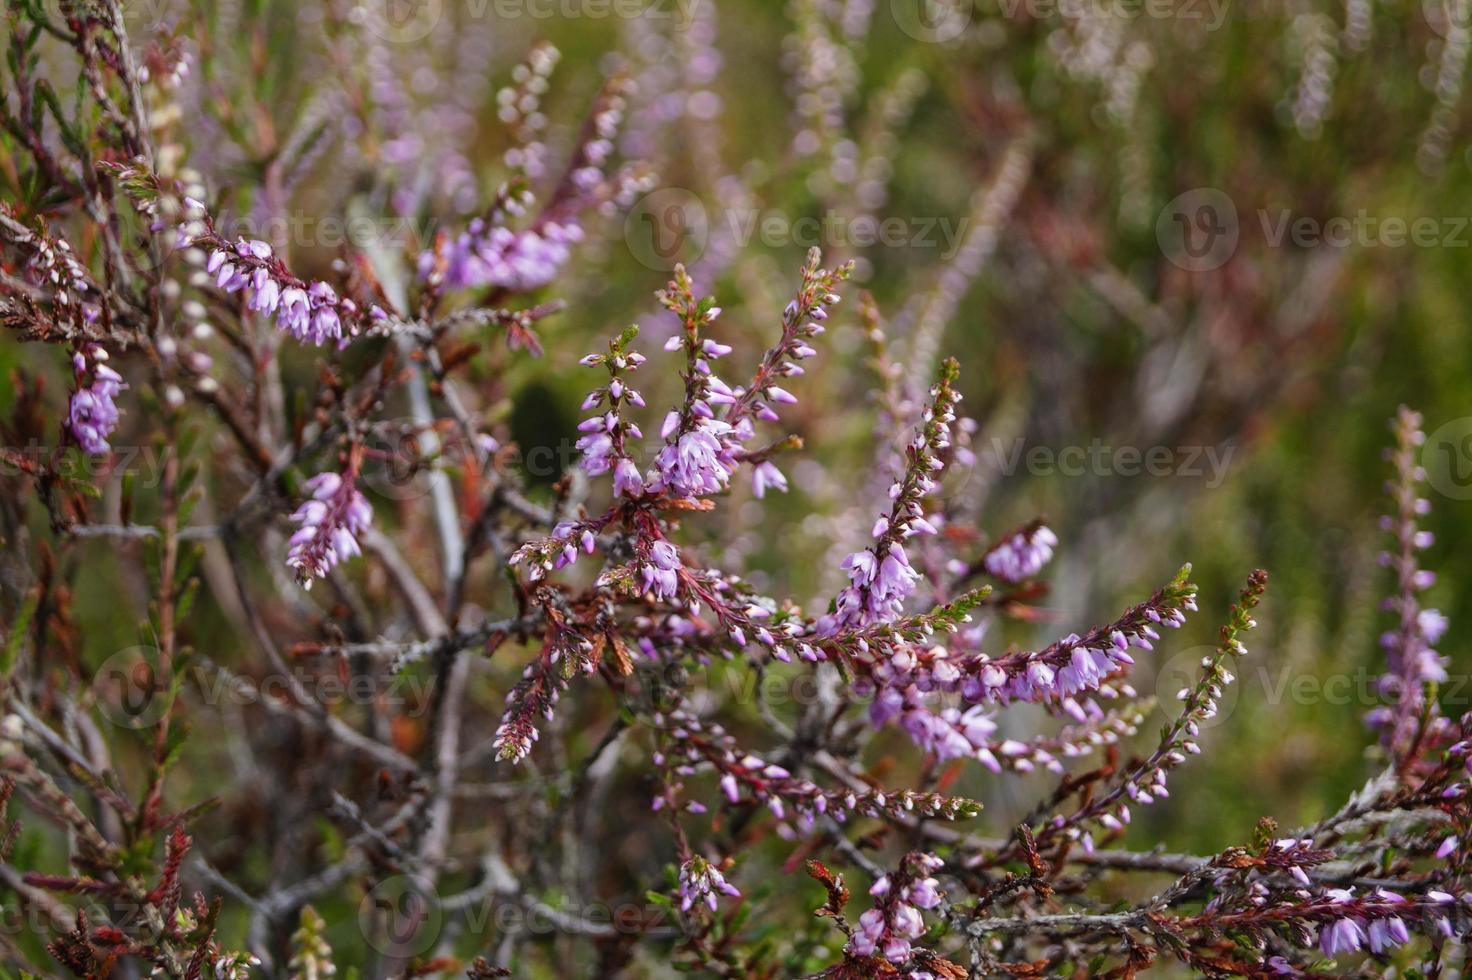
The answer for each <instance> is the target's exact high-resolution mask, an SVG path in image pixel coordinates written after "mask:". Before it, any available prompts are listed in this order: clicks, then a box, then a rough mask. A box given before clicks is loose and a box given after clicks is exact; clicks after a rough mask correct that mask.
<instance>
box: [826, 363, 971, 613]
mask: <svg viewBox="0 0 1472 980" xmlns="http://www.w3.org/2000/svg"><path fill="white" fill-rule="evenodd" d="M954 380H955V367H954V362H952V365H951V366H950V367H949V368H948V369H947V375H946V376H945V377H943V378H942V380H941V381H940V382H939V383H938V384H937V385H936V386H935V387H934V388H933V389H931V393H930V394H931V405H930V406H929V407H928V408H927V409H926V410H925V412H924V413H923V415H922V416H921V420H920V426H919V428H918V429H917V431H916V432H915V436H914V438H913V439H912V440H911V442H910V445H909V447H908V448H907V450H906V455H907V457H908V465H907V466H906V469H905V473H904V475H903V476H902V477H901V478H900V479H899V480H898V481H896V482H895V483H894V484H893V485H891V486H890V488H889V497H890V500H891V501H893V503H892V504H891V506H890V511H889V513H888V514H887V515H885V516H881V517H880V518H879V520H878V521H877V522H876V523H875V524H874V531H873V535H874V538H875V542H874V544H873V546H871V547H869V548H867V549H865V550H863V551H856V552H854V553H853V554H851V555H849V556H848V557H847V558H845V559H844V560H843V565H842V567H843V569H844V571H846V572H848V577H849V584H848V586H846V587H845V588H844V589H843V590H842V591H840V592H839V594H838V598H837V600H836V602H835V605H834V611H833V612H832V613H831V614H829V615H827V616H824V617H823V618H822V619H821V620H820V621H819V624H818V629H819V632H820V633H823V634H825V635H832V634H833V633H836V632H838V631H839V630H840V629H843V628H846V627H862V626H868V625H871V624H874V623H888V622H892V621H893V620H894V619H895V618H896V617H898V616H899V615H900V614H901V613H902V612H903V611H904V603H905V600H906V599H907V598H909V596H910V593H911V592H913V591H914V589H915V583H916V582H918V581H919V580H920V573H919V572H917V571H916V570H915V569H914V568H913V567H912V566H911V565H910V559H909V556H908V555H907V554H906V553H905V547H904V545H903V544H902V543H901V542H903V541H904V540H906V539H908V538H910V537H913V536H914V535H917V534H935V533H936V527H935V525H934V524H932V523H931V522H930V521H929V520H927V519H926V516H925V506H924V499H925V497H926V496H928V495H929V494H931V493H933V492H934V491H935V488H936V486H937V483H936V476H937V475H938V474H939V472H940V470H941V469H943V468H944V466H945V462H944V460H943V459H942V454H943V453H944V452H945V450H947V449H948V448H950V445H951V424H952V423H953V422H955V421H956V414H955V408H956V405H957V403H959V402H960V400H961V395H960V393H959V392H957V391H956V390H955V389H954V388H953V387H952V382H953V381H954Z"/></svg>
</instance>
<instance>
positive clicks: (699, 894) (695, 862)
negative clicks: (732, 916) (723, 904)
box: [680, 854, 741, 912]
mask: <svg viewBox="0 0 1472 980" xmlns="http://www.w3.org/2000/svg"><path fill="white" fill-rule="evenodd" d="M721 895H725V896H728V897H730V898H740V897H741V892H740V891H738V890H737V888H736V886H735V885H732V884H731V883H730V882H728V881H727V880H726V876H725V875H724V874H722V873H721V871H720V869H718V868H717V867H716V866H715V865H714V864H711V863H710V862H709V861H707V860H706V859H705V858H703V857H701V856H700V855H698V854H697V855H695V856H694V857H691V858H690V859H689V860H687V861H686V862H685V863H684V864H682V865H680V911H681V912H689V911H690V910H691V909H692V908H694V907H695V906H696V905H700V904H704V905H705V906H706V907H707V908H708V909H710V911H712V912H714V911H715V910H716V902H717V899H718V898H719V896H721Z"/></svg>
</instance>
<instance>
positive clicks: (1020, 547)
mask: <svg viewBox="0 0 1472 980" xmlns="http://www.w3.org/2000/svg"><path fill="white" fill-rule="evenodd" d="M1057 545H1058V536H1057V535H1056V534H1054V533H1053V531H1052V529H1051V528H1049V527H1047V526H1046V525H1039V526H1038V527H1037V528H1036V529H1034V530H1032V531H1031V532H1028V531H1019V532H1018V533H1016V534H1014V535H1013V536H1012V537H1010V538H1008V539H1007V540H1006V541H1003V542H1002V543H1000V544H998V545H997V546H996V547H995V548H993V549H992V550H991V551H990V552H989V553H988V554H987V556H986V559H985V561H984V565H985V566H986V570H987V574H989V575H991V576H993V577H995V578H999V579H1001V580H1002V581H1004V582H1021V581H1024V580H1026V579H1030V578H1032V577H1033V576H1035V575H1037V573H1038V572H1040V571H1042V568H1043V566H1044V565H1046V564H1047V563H1048V562H1049V561H1051V560H1052V558H1053V549H1054V548H1055V547H1057Z"/></svg>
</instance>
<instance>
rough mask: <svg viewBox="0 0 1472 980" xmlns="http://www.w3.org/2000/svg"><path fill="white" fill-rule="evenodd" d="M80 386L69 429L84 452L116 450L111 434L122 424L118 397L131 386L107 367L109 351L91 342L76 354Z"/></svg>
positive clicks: (74, 366)
mask: <svg viewBox="0 0 1472 980" xmlns="http://www.w3.org/2000/svg"><path fill="white" fill-rule="evenodd" d="M72 370H73V372H74V373H75V375H76V378H77V389H76V391H74V392H72V397H71V401H70V402H69V403H68V405H67V415H66V419H67V428H68V429H69V430H71V434H72V436H73V437H74V438H75V439H76V440H77V445H79V446H81V447H82V452H84V453H90V454H91V455H94V456H99V455H102V454H104V453H108V452H111V451H112V446H111V444H109V443H108V441H107V438H108V436H110V435H112V432H113V430H114V429H116V428H117V425H118V415H119V412H118V406H117V401H116V399H117V396H118V393H119V392H121V391H122V390H123V389H124V388H127V387H128V386H127V385H126V384H124V383H123V378H122V375H120V374H118V373H117V372H116V371H114V370H113V369H112V368H110V367H108V366H107V351H105V350H103V349H102V348H101V347H100V346H98V345H97V344H87V345H85V346H84V347H82V348H81V349H80V350H78V351H77V352H76V353H75V354H73V355H72Z"/></svg>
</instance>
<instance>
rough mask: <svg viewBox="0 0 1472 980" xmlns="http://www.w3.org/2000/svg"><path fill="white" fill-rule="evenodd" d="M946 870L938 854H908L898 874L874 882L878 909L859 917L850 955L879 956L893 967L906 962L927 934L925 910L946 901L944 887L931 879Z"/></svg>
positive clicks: (870, 890) (850, 946)
mask: <svg viewBox="0 0 1472 980" xmlns="http://www.w3.org/2000/svg"><path fill="white" fill-rule="evenodd" d="M943 866H944V862H943V861H941V859H940V858H938V857H936V856H935V855H934V854H915V853H912V854H907V855H906V856H905V859H904V861H903V862H902V863H901V866H900V871H899V872H898V873H896V874H893V875H884V876H883V877H881V878H880V879H879V880H878V881H876V882H874V885H873V886H872V887H871V888H870V889H869V894H870V895H872V896H874V898H875V899H876V902H875V905H874V907H873V908H871V909H869V910H868V911H867V912H865V913H864V914H863V915H861V916H859V928H858V929H857V930H856V931H855V932H854V934H853V939H851V940H850V941H849V945H848V951H849V952H850V953H852V954H853V955H855V956H873V955H874V954H875V953H876V952H877V953H879V954H881V955H883V957H884V958H885V959H887V960H889V961H890V962H891V963H904V962H906V961H907V960H908V959H909V958H910V953H911V950H912V949H913V946H912V943H913V941H914V940H916V939H918V938H920V937H921V936H922V935H924V934H925V919H924V918H923V917H922V916H921V914H920V912H921V910H922V909H926V910H928V909H933V908H935V907H936V906H937V905H939V904H940V903H941V902H942V901H943V899H944V896H943V895H942V894H941V891H940V883H939V882H938V881H936V879H935V878H934V877H932V876H931V875H930V872H933V871H938V870H940V869H941V868H942V867H943Z"/></svg>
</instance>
